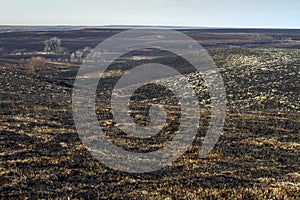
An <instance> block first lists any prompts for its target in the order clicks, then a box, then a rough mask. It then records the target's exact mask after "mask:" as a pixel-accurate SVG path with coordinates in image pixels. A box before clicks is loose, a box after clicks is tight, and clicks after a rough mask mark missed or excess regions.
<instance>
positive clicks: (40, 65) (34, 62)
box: [26, 57, 47, 72]
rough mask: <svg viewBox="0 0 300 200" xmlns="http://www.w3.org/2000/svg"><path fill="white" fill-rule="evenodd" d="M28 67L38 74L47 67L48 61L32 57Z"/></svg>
mask: <svg viewBox="0 0 300 200" xmlns="http://www.w3.org/2000/svg"><path fill="white" fill-rule="evenodd" d="M26 66H27V68H28V69H29V70H30V71H32V72H38V71H41V70H43V69H45V68H46V67H47V60H46V59H45V58H43V57H31V58H30V59H29V61H28V62H27V64H26Z"/></svg>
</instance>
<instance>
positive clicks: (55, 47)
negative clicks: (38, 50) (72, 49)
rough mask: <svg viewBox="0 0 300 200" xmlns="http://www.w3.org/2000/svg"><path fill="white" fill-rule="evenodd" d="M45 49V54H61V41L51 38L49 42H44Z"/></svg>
mask: <svg viewBox="0 0 300 200" xmlns="http://www.w3.org/2000/svg"><path fill="white" fill-rule="evenodd" d="M44 44H45V47H44V51H45V52H54V53H59V52H60V51H61V49H62V48H61V46H60V45H61V40H60V39H59V38H57V37H53V38H50V39H49V40H46V41H45V42H44Z"/></svg>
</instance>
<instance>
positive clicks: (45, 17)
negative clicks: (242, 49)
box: [0, 0, 300, 28]
mask: <svg viewBox="0 0 300 200" xmlns="http://www.w3.org/2000/svg"><path fill="white" fill-rule="evenodd" d="M299 9H300V2H299V1H297V0H287V1H284V2H282V1H279V0H265V1H263V2H262V1H259V0H251V1H250V0H245V1H238V0H223V1H219V0H217V1H214V2H212V1H209V0H185V1H183V0H152V1H151V2H141V1H137V0H127V1H126V2H118V1H116V0H111V1H97V0H86V1H85V2H82V1H78V0H73V1H71V0H52V1H38V0H28V1H21V2H20V1H17V0H10V1H3V2H2V6H1V8H0V25H3V26H9V25H13V26H123V25H125V26H187V27H207V28H210V27H213V28H300V24H299V19H300V12H299Z"/></svg>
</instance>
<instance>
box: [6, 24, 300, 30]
mask: <svg viewBox="0 0 300 200" xmlns="http://www.w3.org/2000/svg"><path fill="white" fill-rule="evenodd" d="M1 26H12V27H18V26H27V27H38V26H44V27H59V26H60V27H99V28H101V27H105V28H118V27H119V28H121V27H144V28H146V27H158V28H159V27H174V28H179V27H180V28H194V29H197V28H199V29H205V28H207V29H300V27H285V26H205V25H203V26H202V25H166V24H161V25H159V24H158V25H152V24H145V25H143V24H103V25H96V24H95V25H93V24H0V27H1Z"/></svg>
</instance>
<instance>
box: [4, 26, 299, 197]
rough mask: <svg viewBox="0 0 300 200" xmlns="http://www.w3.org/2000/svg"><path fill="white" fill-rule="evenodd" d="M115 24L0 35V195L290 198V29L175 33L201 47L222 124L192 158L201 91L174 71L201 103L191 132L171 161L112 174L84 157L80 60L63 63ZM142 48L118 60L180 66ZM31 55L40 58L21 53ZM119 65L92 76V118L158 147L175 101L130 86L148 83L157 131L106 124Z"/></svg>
mask: <svg viewBox="0 0 300 200" xmlns="http://www.w3.org/2000/svg"><path fill="white" fill-rule="evenodd" d="M118 32H120V30H77V31H62V32H17V33H2V34H0V40H1V43H0V48H1V45H2V46H3V47H2V48H3V50H2V55H1V56H0V57H1V59H0V70H1V72H0V113H1V118H0V145H1V151H0V196H1V198H4V199H26V198H27V199H41V198H44V199H48V198H49V199H67V198H70V199H97V198H99V199H101V198H126V199H128V198H129V199H141V198H145V199H299V198H300V171H299V169H300V159H299V154H300V153H299V152H300V134H299V123H300V121H299V111H300V105H299V100H300V99H299V91H300V81H299V76H300V71H299V66H300V49H299V40H300V32H299V31H297V30H192V31H188V30H183V32H185V33H186V34H188V35H189V36H191V37H193V38H194V39H195V40H197V41H199V42H200V44H203V46H204V47H205V48H206V49H207V50H208V53H209V54H210V55H211V57H212V59H213V60H214V62H215V63H216V65H217V67H218V69H219V71H220V73H221V75H222V77H223V79H224V85H225V89H226V95H227V97H226V98H227V101H228V103H227V116H226V119H225V124H224V129H223V132H222V135H221V136H220V138H219V140H218V143H217V144H216V146H215V147H214V149H213V150H212V151H211V152H210V153H209V154H208V155H207V156H206V157H204V158H199V157H198V154H199V150H200V147H201V142H202V140H203V137H204V136H205V132H206V130H207V127H208V122H209V119H210V111H211V110H210V106H209V104H210V97H209V94H208V91H207V88H206V86H205V83H204V81H203V79H202V77H201V75H200V74H199V73H191V72H185V76H186V78H187V79H188V80H189V82H190V83H191V84H192V85H193V86H194V90H195V91H196V93H197V95H198V99H199V102H200V106H201V109H200V115H201V120H200V124H199V134H198V135H197V137H196V139H195V140H194V142H193V145H192V146H191V147H190V148H189V150H188V151H187V152H186V153H185V154H184V155H183V156H181V157H180V158H179V159H178V160H177V161H176V162H174V163H173V164H172V165H170V166H167V167H165V168H163V169H162V170H159V171H155V172H151V173H143V174H129V173H123V172H120V171H116V170H113V169H110V168H108V167H106V166H105V165H103V164H102V163H101V161H98V160H96V159H95V158H94V157H93V156H92V155H91V154H90V153H89V151H88V150H87V149H86V148H85V146H84V145H83V144H82V142H81V140H80V138H79V135H78V133H77V131H76V128H75V124H74V121H73V116H72V88H73V83H74V79H75V77H76V73H77V71H78V69H79V64H80V63H78V62H77V61H79V60H73V61H74V62H70V57H71V54H72V52H73V53H74V52H75V54H73V55H77V54H76V51H77V50H78V49H84V48H85V47H91V48H93V47H95V45H97V44H98V42H101V41H102V40H103V39H105V38H107V37H109V36H112V35H114V34H116V33H118ZM50 37H58V38H60V39H61V41H62V46H64V48H65V49H68V51H69V54H68V53H62V54H57V53H51V52H50V53H49V52H48V53H42V52H43V45H44V44H43V42H44V41H45V40H47V39H49V38H50ZM14 38H15V39H16V38H18V40H14ZM75 41H77V43H76V42H75ZM76 45H77V46H76ZM10 48H11V49H10ZM16 49H19V51H15V50H16ZM20 49H26V50H22V51H20ZM146 54H147V53H145V52H144V53H141V52H135V53H134V54H132V55H128V56H127V57H124V59H123V61H124V62H125V61H126V62H128V63H130V64H131V65H135V66H136V65H139V64H141V63H147V62H153V61H156V62H159V63H164V64H168V65H170V66H172V65H177V66H180V67H181V69H185V65H184V63H180V61H178V60H177V58H175V57H170V56H162V57H159V58H153V57H151V56H148V55H146ZM158 54H159V53H158ZM160 55H161V54H160ZM37 56H39V57H43V58H45V60H43V61H42V62H40V60H39V62H29V61H30V60H29V61H28V60H27V59H29V58H30V57H37ZM147 56H148V57H147ZM149 57H151V58H149ZM33 61H35V60H33ZM124 62H119V63H118V62H117V63H116V64H115V65H114V66H112V67H111V69H109V70H108V71H107V72H106V73H105V77H104V80H103V81H102V82H100V83H99V86H98V94H99V96H98V98H99V100H98V101H97V103H96V107H97V114H98V116H99V118H98V119H99V125H101V126H102V127H103V129H105V130H106V133H107V135H108V136H109V138H110V140H111V141H112V142H113V143H114V144H116V145H118V146H121V147H123V148H125V149H127V150H130V151H137V152H144V151H154V150H156V149H159V148H162V147H163V146H164V144H166V143H168V141H170V140H172V137H173V136H174V135H173V132H174V130H176V127H177V126H178V123H177V117H178V116H179V115H178V112H179V111H180V107H179V105H178V102H177V101H176V98H174V95H172V94H171V93H167V95H166V96H165V97H164V96H163V94H160V93H159V92H157V88H155V87H153V86H148V87H145V88H142V89H141V90H140V92H141V94H142V92H145V91H146V93H151V92H153V91H155V92H156V96H151V98H152V100H153V99H154V100H153V101H156V102H159V103H160V104H162V105H163V106H165V107H166V108H167V109H168V111H169V113H170V115H169V118H170V126H168V127H166V128H165V129H166V130H165V132H166V134H162V135H161V136H159V137H153V138H151V139H149V140H148V141H140V140H134V139H131V138H128V137H127V135H126V134H124V133H122V132H121V131H119V130H118V125H117V124H116V123H114V121H113V118H112V114H111V109H110V105H109V97H110V94H111V92H110V91H109V89H111V88H112V87H113V83H115V82H116V81H117V80H118V79H119V78H120V77H121V75H123V73H124ZM28 63H29V64H28ZM36 63H38V64H37V66H36V67H35V68H34V69H33V68H31V66H30V65H33V64H36ZM41 64H42V65H43V67H39V66H41ZM168 81H169V83H168V84H172V85H176V83H174V82H172V79H169V80H168ZM143 98H145V97H143V96H139V94H138V93H137V94H136V96H135V97H134V99H135V100H136V101H137V102H138V101H140V100H141V99H142V100H143ZM132 116H133V117H134V119H135V121H136V122H137V123H143V122H146V121H147V120H148V118H147V113H146V114H145V113H143V112H139V110H138V109H137V110H135V112H133V114H132Z"/></svg>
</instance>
